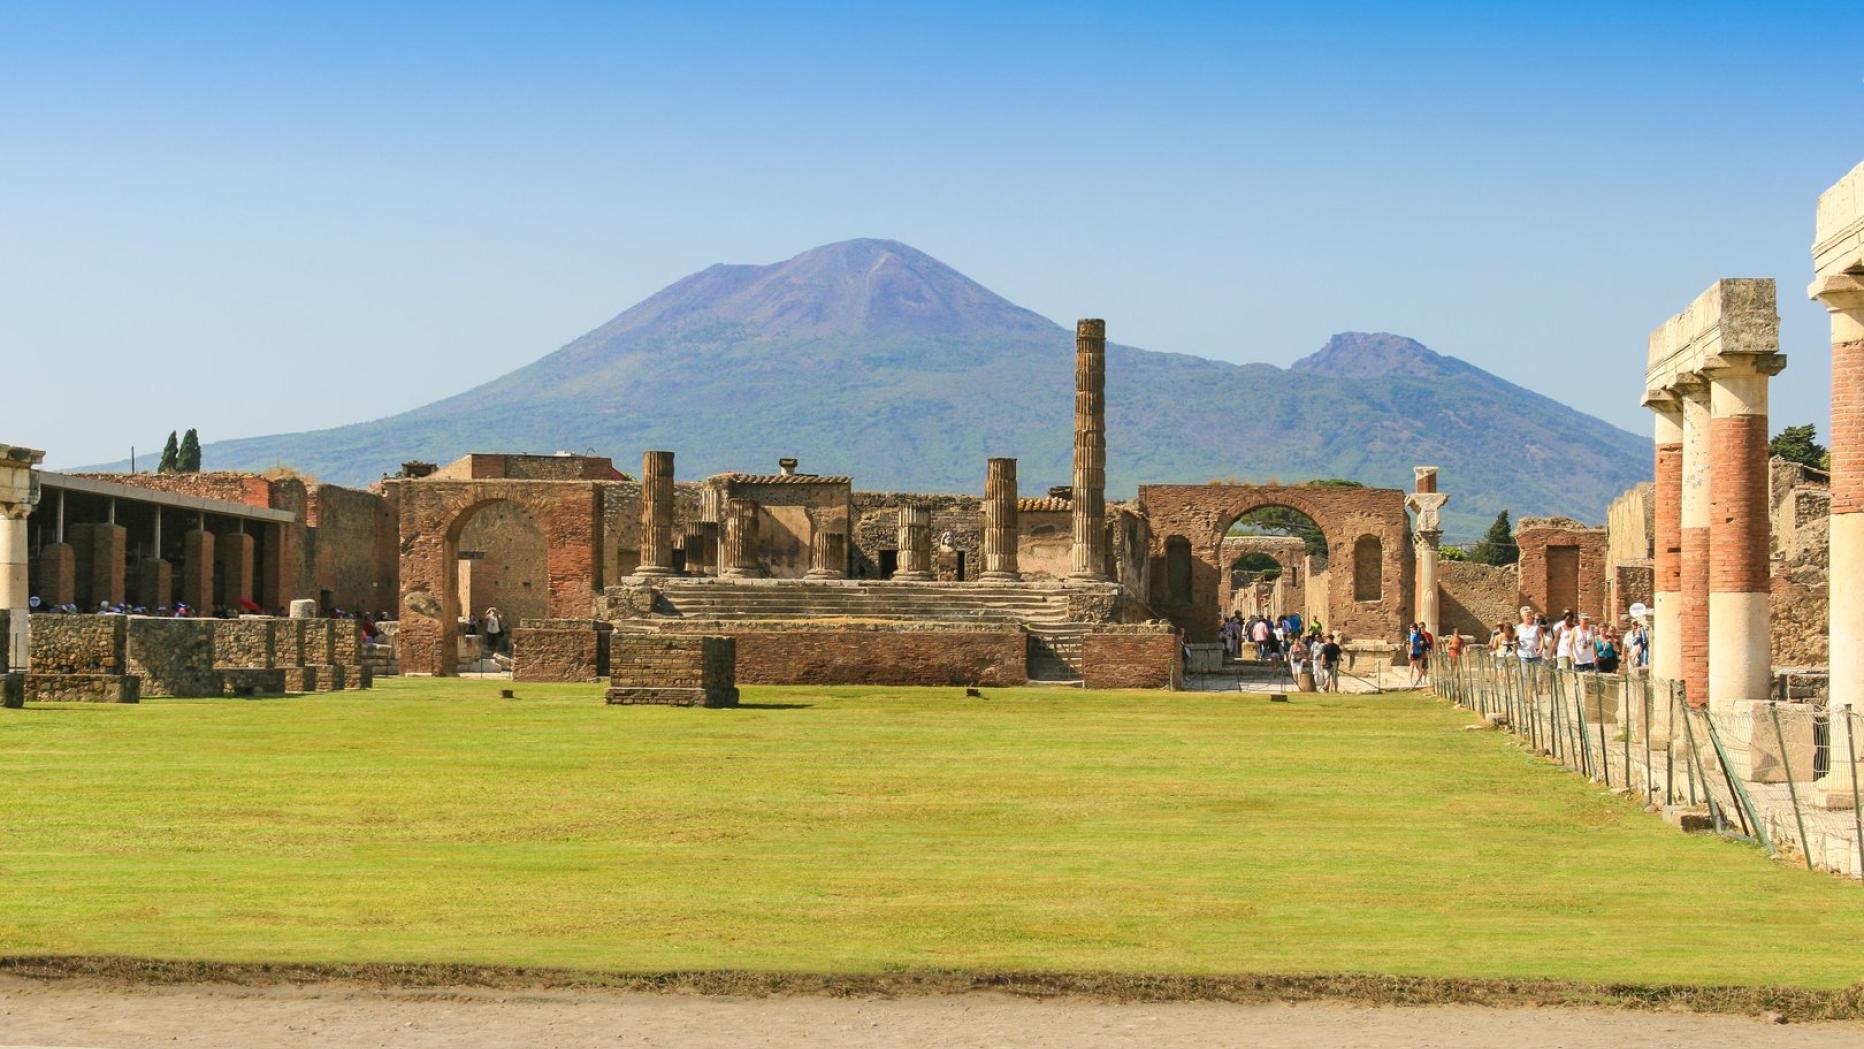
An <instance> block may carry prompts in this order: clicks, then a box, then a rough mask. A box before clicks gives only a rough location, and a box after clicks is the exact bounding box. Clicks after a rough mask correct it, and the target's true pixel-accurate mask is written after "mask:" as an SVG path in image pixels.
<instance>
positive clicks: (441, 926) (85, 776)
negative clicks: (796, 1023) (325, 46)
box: [0, 679, 1864, 987]
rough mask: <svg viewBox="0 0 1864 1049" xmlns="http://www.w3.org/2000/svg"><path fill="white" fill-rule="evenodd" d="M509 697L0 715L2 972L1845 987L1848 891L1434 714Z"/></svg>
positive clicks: (1259, 704) (479, 685) (401, 687)
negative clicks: (13, 968) (399, 967)
mask: <svg viewBox="0 0 1864 1049" xmlns="http://www.w3.org/2000/svg"><path fill="white" fill-rule="evenodd" d="M497 687H498V685H497V683H493V682H461V681H434V680H414V679H389V680H384V681H381V682H379V683H378V685H377V688H376V689H375V690H374V691H373V692H371V693H360V694H359V693H349V694H345V695H337V696H316V697H304V698H298V699H285V700H263V701H240V700H152V701H148V702H144V703H142V704H141V705H140V706H133V707H109V706H85V705H67V706H54V705H45V706H38V707H29V708H27V709H25V710H22V711H5V712H0V713H4V715H5V716H3V717H0V762H3V763H4V764H3V768H4V772H5V774H4V775H3V776H0V953H7V954H33V953H55V954H120V955H135V956H148V957H160V958H184V959H213V960H223V961H252V960H276V961H304V962H370V961H394V962H477V963H488V964H501V965H545V966H566V967H573V968H586V969H603V970H664V969H690V968H753V969H791V970H812V971H829V972H871V971H875V970H882V969H886V968H891V967H899V966H951V967H964V968H990V969H998V968H1042V969H1070V970H1112V971H1129V972H1162V973H1248V972H1316V971H1320V972H1332V971H1342V972H1348V971H1350V972H1382V973H1392V974H1400V975H1435V976H1449V977H1505V978H1517V977H1526V978H1535V977H1543V978H1553V979H1579V980H1588V981H1628V982H1685V983H1737V984H1763V983H1773V984H1789V985H1799V986H1808V987H1830V986H1837V985H1844V984H1849V983H1852V982H1855V981H1858V980H1859V979H1861V978H1864V890H1860V889H1859V888H1858V887H1857V886H1855V885H1850V884H1845V883H1841V882H1838V881H1835V880H1833V879H1831V878H1828V877H1826V876H1823V875H1816V874H1810V873H1807V872H1805V871H1802V870H1797V869H1792V868H1788V867H1784V866H1780V865H1776V864H1773V863H1771V862H1769V861H1768V860H1766V859H1765V858H1764V857H1763V856H1762V855H1761V854H1760V853H1759V852H1757V851H1756V850H1754V849H1752V848H1749V847H1745V846H1740V845H1734V844H1729V843H1726V842H1722V841H1719V840H1715V839H1713V838H1710V837H1701V836H1695V837H1689V836H1684V835H1682V834H1679V833H1677V832H1676V831H1674V830H1672V829H1670V828H1669V827H1667V826H1665V825H1663V824H1662V823H1661V822H1660V821H1658V820H1657V819H1656V818H1655V817H1653V816H1650V815H1647V814H1645V813H1644V812H1642V811H1640V810H1639V809H1638V808H1637V807H1636V806H1635V805H1633V804H1632V803H1630V802H1627V801H1625V800H1622V799H1618V798H1614V797H1611V796H1609V795H1604V794H1601V793H1599V792H1598V791H1597V789H1596V788H1593V787H1590V786H1588V785H1586V784H1585V783H1584V782H1582V781H1581V780H1580V779H1578V778H1577V777H1575V776H1573V775H1572V774H1571V773H1568V772H1565V771H1563V770H1561V769H1558V768H1555V767H1553V766H1551V765H1549V764H1546V763H1544V762H1542V761H1540V760H1538V759H1535V758H1533V757H1531V756H1529V755H1528V754H1526V753H1525V752H1524V751H1522V750H1520V749H1519V748H1517V747H1516V746H1515V745H1513V744H1512V743H1511V742H1510V741H1509V740H1508V739H1507V738H1506V737H1504V736H1503V735H1501V734H1499V733H1493V732H1466V731H1463V726H1464V725H1465V724H1467V723H1468V720H1469V719H1468V717H1467V715H1465V714H1464V713H1462V712H1459V711H1457V710H1455V709H1453V708H1451V707H1449V706H1447V705H1445V704H1443V703H1441V702H1438V701H1433V700H1429V699H1420V698H1402V697H1389V696H1387V697H1359V696H1338V697H1326V698H1321V697H1298V698H1297V700H1296V702H1294V703H1290V704H1287V705H1281V704H1275V705H1271V704H1268V703H1266V702H1264V701H1262V700H1259V699H1239V698H1236V697H1216V696H1209V695H1184V694H1178V695H1169V694H1162V693H1082V692H1078V691H1043V690H1033V689H1028V690H1020V689H1019V690H1001V691H987V693H986V694H987V696H988V697H989V698H988V699H986V700H982V701H980V700H966V699H963V698H961V697H960V695H959V691H960V690H957V689H856V688H833V689H810V688H786V689H776V688H750V689H746V690H745V698H746V701H747V703H749V704H751V706H749V707H747V708H746V709H740V710H735V711H709V710H673V709H664V708H608V707H604V706H603V705H602V703H601V701H600V690H599V688H597V687H596V686H593V685H584V686H547V685H519V686H518V694H519V696H520V699H519V700H518V701H501V700H499V699H497V698H495V697H496V688H497Z"/></svg>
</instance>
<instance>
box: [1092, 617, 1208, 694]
mask: <svg viewBox="0 0 1864 1049" xmlns="http://www.w3.org/2000/svg"><path fill="white" fill-rule="evenodd" d="M1183 680H1184V653H1183V649H1182V648H1181V647H1180V645H1179V643H1178V636H1177V635H1176V634H1175V633H1173V632H1172V631H1171V629H1170V628H1168V627H1163V626H1152V625H1143V626H1131V627H1113V626H1109V627H1103V628H1098V629H1095V630H1090V631H1088V632H1087V634H1086V635H1085V636H1083V637H1082V639H1081V684H1082V685H1083V686H1084V687H1086V688H1167V689H1173V688H1178V687H1179V686H1180V685H1182V684H1183Z"/></svg>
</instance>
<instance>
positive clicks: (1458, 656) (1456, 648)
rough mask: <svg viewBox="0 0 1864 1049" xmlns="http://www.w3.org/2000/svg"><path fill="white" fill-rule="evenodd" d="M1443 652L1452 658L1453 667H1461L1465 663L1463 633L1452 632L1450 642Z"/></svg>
mask: <svg viewBox="0 0 1864 1049" xmlns="http://www.w3.org/2000/svg"><path fill="white" fill-rule="evenodd" d="M1443 650H1444V652H1445V653H1446V654H1448V655H1449V657H1450V665H1451V666H1461V665H1462V662H1463V632H1462V631H1460V630H1452V631H1450V640H1449V641H1447V642H1445V643H1444V646H1443Z"/></svg>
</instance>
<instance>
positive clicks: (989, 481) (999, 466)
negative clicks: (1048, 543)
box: [977, 459, 1023, 583]
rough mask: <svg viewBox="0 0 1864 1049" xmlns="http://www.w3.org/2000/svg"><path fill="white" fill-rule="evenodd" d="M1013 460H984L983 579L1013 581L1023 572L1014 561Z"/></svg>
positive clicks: (1014, 499)
mask: <svg viewBox="0 0 1864 1049" xmlns="http://www.w3.org/2000/svg"><path fill="white" fill-rule="evenodd" d="M1019 533H1020V529H1019V528H1018V526H1017V521H1016V460H1014V459H991V460H989V461H987V462H986V463H985V464H984V571H983V574H981V575H979V576H978V577H977V578H978V580H979V581H980V582H984V583H1014V582H1017V581H1018V580H1020V579H1022V577H1023V574H1022V572H1020V571H1019V570H1018V568H1017V564H1016V541H1017V538H1018V536H1019Z"/></svg>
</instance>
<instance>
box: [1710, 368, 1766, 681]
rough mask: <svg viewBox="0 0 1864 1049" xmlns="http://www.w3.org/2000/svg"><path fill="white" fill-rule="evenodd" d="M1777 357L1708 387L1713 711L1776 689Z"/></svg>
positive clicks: (1717, 378)
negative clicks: (1770, 428)
mask: <svg viewBox="0 0 1864 1049" xmlns="http://www.w3.org/2000/svg"><path fill="white" fill-rule="evenodd" d="M1784 363H1785V361H1784V359H1783V358H1780V357H1778V356H1777V355H1775V356H1773V357H1770V358H1766V359H1764V360H1756V361H1752V362H1748V361H1742V362H1738V363H1736V364H1734V365H1733V366H1731V367H1727V368H1721V369H1717V370H1716V372H1715V373H1714V375H1713V377H1712V379H1711V382H1710V413H1711V416H1712V417H1711V419H1710V422H1709V443H1710V447H1711V449H1712V451H1711V454H1710V459H1711V461H1712V463H1713V468H1712V470H1711V472H1710V475H1709V705H1710V707H1711V708H1713V709H1715V710H1718V711H1724V710H1725V711H1732V710H1734V709H1736V704H1739V703H1743V702H1762V701H1765V700H1766V699H1767V698H1768V695H1769V694H1770V691H1771V688H1772V682H1773V660H1772V645H1771V637H1772V635H1771V628H1770V625H1769V622H1768V612H1769V608H1768V600H1769V598H1768V591H1769V587H1768V579H1767V555H1768V552H1769V550H1768V547H1769V541H1768V540H1769V534H1770V533H1769V529H1770V525H1771V522H1770V520H1769V518H1768V512H1767V511H1768V507H1767V383H1768V379H1769V377H1770V376H1771V374H1772V373H1773V372H1774V371H1777V370H1778V368H1779V367H1780V366H1782V365H1783V364H1784Z"/></svg>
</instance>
